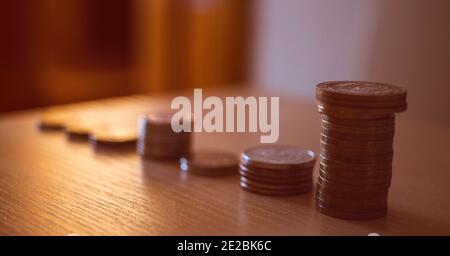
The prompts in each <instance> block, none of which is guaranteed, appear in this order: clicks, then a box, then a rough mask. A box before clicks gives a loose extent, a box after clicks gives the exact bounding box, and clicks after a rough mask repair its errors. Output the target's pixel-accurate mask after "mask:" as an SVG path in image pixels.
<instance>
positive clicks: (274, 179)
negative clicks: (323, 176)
mask: <svg viewBox="0 0 450 256" xmlns="http://www.w3.org/2000/svg"><path fill="white" fill-rule="evenodd" d="M239 173H240V174H241V176H243V177H246V178H249V179H254V180H259V181H263V182H268V183H293V182H299V181H304V180H311V179H312V169H310V170H309V172H308V173H305V174H301V175H276V174H264V173H260V172H255V171H252V170H251V169H248V168H247V167H245V166H243V165H242V164H241V165H239Z"/></svg>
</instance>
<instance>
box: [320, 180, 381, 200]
mask: <svg viewBox="0 0 450 256" xmlns="http://www.w3.org/2000/svg"><path fill="white" fill-rule="evenodd" d="M316 190H318V191H320V192H324V193H328V194H332V195H334V196H336V197H341V198H353V199H372V198H379V197H383V196H384V197H387V196H388V194H389V190H388V189H384V190H373V191H363V192H361V191H358V190H355V191H353V190H352V189H347V190H340V189H336V188H333V187H331V188H330V187H327V186H323V185H322V184H320V183H317V184H316Z"/></svg>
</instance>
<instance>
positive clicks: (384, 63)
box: [253, 0, 450, 125]
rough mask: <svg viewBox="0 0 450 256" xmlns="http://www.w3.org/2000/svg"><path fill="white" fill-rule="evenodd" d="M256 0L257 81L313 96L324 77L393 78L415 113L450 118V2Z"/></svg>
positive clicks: (387, 80)
mask: <svg viewBox="0 0 450 256" xmlns="http://www.w3.org/2000/svg"><path fill="white" fill-rule="evenodd" d="M255 2H256V11H257V15H256V33H255V40H254V42H255V44H256V45H255V53H254V65H253V66H254V70H253V71H254V72H253V76H254V80H255V81H256V83H257V84H260V85H262V86H268V87H272V88H275V87H276V88H279V89H281V90H283V91H288V92H294V93H296V94H298V95H299V96H304V97H306V98H307V99H309V100H311V101H313V100H314V85H316V84H317V83H318V82H321V81H326V80H342V79H344V80H348V79H351V80H372V81H380V82H389V83H394V84H398V85H402V86H404V87H406V88H407V89H408V94H409V95H408V101H409V110H408V113H409V114H413V115H414V116H416V117H419V118H426V119H433V120H437V121H440V122H445V123H447V124H449V125H450V1H448V0H431V1H430V0H257V1H255Z"/></svg>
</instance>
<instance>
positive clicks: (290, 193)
mask: <svg viewBox="0 0 450 256" xmlns="http://www.w3.org/2000/svg"><path fill="white" fill-rule="evenodd" d="M239 184H240V186H241V188H243V189H244V190H247V191H249V192H253V193H256V194H261V195H266V196H294V195H299V194H303V193H307V192H309V191H311V189H312V186H309V187H304V188H300V189H294V190H269V189H260V188H256V187H253V186H251V185H248V184H247V183H245V182H242V181H241V182H240V183H239Z"/></svg>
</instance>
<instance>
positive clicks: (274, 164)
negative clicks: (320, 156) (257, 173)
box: [241, 145, 316, 170]
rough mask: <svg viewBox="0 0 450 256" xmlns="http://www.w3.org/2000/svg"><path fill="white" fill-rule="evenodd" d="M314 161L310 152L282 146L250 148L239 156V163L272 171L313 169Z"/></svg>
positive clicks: (313, 156)
mask: <svg viewBox="0 0 450 256" xmlns="http://www.w3.org/2000/svg"><path fill="white" fill-rule="evenodd" d="M315 160H316V156H315V154H314V152H312V151H311V150H304V149H302V148H298V147H293V146H282V145H262V146H257V147H252V148H249V149H247V150H245V151H244V152H243V153H242V155H241V162H242V163H243V164H245V165H247V166H255V167H261V168H263V169H272V170H280V169H281V170H285V169H302V168H308V167H313V166H314V163H315Z"/></svg>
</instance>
